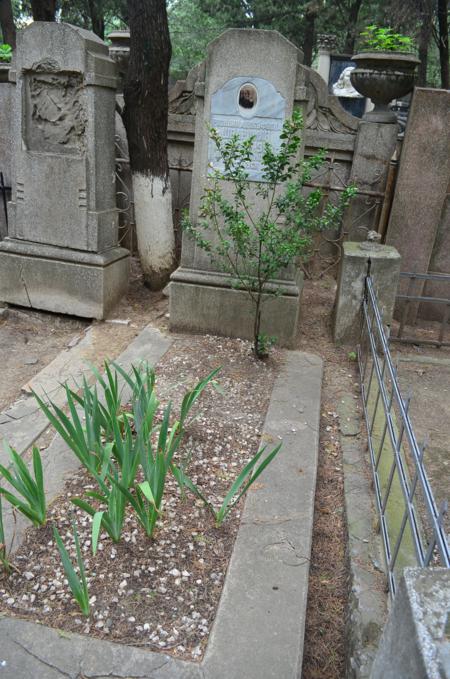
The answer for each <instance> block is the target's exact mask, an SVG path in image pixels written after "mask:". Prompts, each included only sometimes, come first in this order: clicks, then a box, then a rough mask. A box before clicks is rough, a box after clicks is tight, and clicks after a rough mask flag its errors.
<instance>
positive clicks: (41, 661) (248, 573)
mask: <svg viewBox="0 0 450 679" xmlns="http://www.w3.org/2000/svg"><path fill="white" fill-rule="evenodd" d="M321 381H322V361H321V359H320V358H319V357H317V356H314V355H312V354H306V353H302V352H292V353H289V354H288V356H287V361H286V364H285V366H284V368H283V370H282V372H281V374H280V375H279V377H278V379H277V381H276V383H275V387H274V390H273V393H272V398H271V401H270V405H269V410H268V413H267V417H266V421H265V425H264V434H263V436H262V442H263V443H267V445H268V447H269V449H271V448H272V447H273V446H274V445H276V444H277V443H278V442H279V441H280V440H281V439H282V440H283V447H282V450H281V451H280V453H279V455H278V456H277V457H276V458H275V460H274V461H273V462H272V464H270V465H269V466H268V467H267V469H266V470H265V472H264V475H263V476H261V477H260V482H259V483H257V484H255V486H254V487H253V489H252V490H251V491H250V492H249V494H248V497H247V499H246V502H245V506H244V511H243V515H242V520H241V526H240V528H239V532H238V536H237V539H236V545H235V549H234V552H233V555H232V558H231V563H230V566H229V569H228V573H227V577H226V580H225V585H224V591H223V593H222V597H221V600H220V604H219V609H218V612H217V616H216V621H215V625H214V628H213V631H212V635H211V637H210V640H209V643H208V646H207V650H206V654H205V658H204V660H203V662H202V663H201V664H199V665H195V664H193V663H186V662H181V661H179V660H176V659H174V658H170V657H168V656H166V655H163V654H159V653H154V652H151V651H144V650H141V649H136V648H133V647H130V646H122V645H120V644H112V643H111V642H107V641H99V640H94V639H87V638H86V637H81V636H79V635H75V634H68V633H66V632H60V631H58V630H52V629H49V628H47V627H44V626H43V625H37V624H34V623H30V622H25V621H23V620H19V619H11V618H4V619H2V620H0V639H1V640H2V642H3V643H2V644H1V646H0V677H1V679H28V678H29V677H39V679H60V677H70V678H71V679H72V678H73V679H81V678H82V677H83V678H84V679H94V677H95V679H103V678H105V679H106V677H112V678H113V679H125V678H131V677H132V678H133V679H172V678H173V679H175V678H176V679H197V678H198V679H275V678H276V679H281V678H282V679H298V677H299V676H300V675H301V667H302V658H303V637H304V628H305V612H306V602H307V593H308V575H309V559H310V553H311V537H312V525H313V512H314V493H315V483H316V469H317V455H318V444H319V417H320V393H321ZM2 661H3V662H4V663H5V664H4V665H3V666H2Z"/></svg>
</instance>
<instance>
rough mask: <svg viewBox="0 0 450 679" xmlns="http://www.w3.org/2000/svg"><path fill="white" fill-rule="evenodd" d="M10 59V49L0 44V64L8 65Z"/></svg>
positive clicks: (4, 44)
mask: <svg viewBox="0 0 450 679" xmlns="http://www.w3.org/2000/svg"><path fill="white" fill-rule="evenodd" d="M11 59H12V47H11V45H8V44H6V43H3V44H0V63H1V62H4V63H9V62H10V61H11Z"/></svg>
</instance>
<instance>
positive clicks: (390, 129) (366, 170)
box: [343, 119, 398, 241]
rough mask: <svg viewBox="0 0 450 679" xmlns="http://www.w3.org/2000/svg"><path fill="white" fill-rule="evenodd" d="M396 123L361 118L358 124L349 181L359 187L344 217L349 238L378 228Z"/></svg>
mask: <svg viewBox="0 0 450 679" xmlns="http://www.w3.org/2000/svg"><path fill="white" fill-rule="evenodd" d="M397 134H398V124H397V123H380V122H372V121H370V120H364V119H362V120H361V121H360V123H359V125H358V132H357V136H356V142H355V150H354V155H353V163H352V170H351V174H350V180H349V181H350V183H353V184H355V185H356V186H357V188H358V195H357V196H356V197H355V198H354V199H353V200H352V201H351V203H350V206H349V207H348V209H347V210H346V213H345V216H344V220H343V230H344V232H345V233H346V234H348V235H347V238H348V240H352V241H360V240H365V239H366V237H367V233H368V231H371V230H375V231H377V230H378V223H379V219H380V215H381V210H382V207H383V201H384V193H385V189H386V183H387V178H388V174H389V163H390V161H391V158H392V156H393V154H394V151H395V149H396V145H397Z"/></svg>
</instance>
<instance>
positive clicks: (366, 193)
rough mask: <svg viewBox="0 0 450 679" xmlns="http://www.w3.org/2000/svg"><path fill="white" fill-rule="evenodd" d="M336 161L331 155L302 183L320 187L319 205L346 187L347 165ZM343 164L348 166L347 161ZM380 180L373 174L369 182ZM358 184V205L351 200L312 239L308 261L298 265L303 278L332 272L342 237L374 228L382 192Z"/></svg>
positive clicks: (357, 237)
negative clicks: (335, 222)
mask: <svg viewBox="0 0 450 679" xmlns="http://www.w3.org/2000/svg"><path fill="white" fill-rule="evenodd" d="M345 165H346V163H343V162H342V161H340V160H336V159H335V158H334V156H333V155H332V157H331V158H330V159H329V160H327V161H326V162H325V163H324V164H323V165H322V166H321V167H320V169H319V170H318V171H317V172H316V173H315V175H314V177H313V179H312V181H310V182H306V183H305V188H306V190H308V189H320V190H321V192H322V195H323V200H322V208H323V207H324V206H325V204H326V202H327V201H331V202H333V203H335V202H336V200H337V198H338V196H339V194H340V193H342V192H343V191H344V190H345V189H346V188H347V186H348V183H349V178H348V177H347V174H348V173H349V172H350V167H347V168H346V167H345ZM347 165H349V164H348V163H347ZM379 182H380V176H379V173H378V172H377V173H375V174H374V177H373V181H372V182H371V185H373V186H375V187H376V186H377V185H378V184H379ZM366 184H367V186H365V188H362V187H358V205H357V206H355V204H354V201H352V202H351V203H350V205H349V207H348V208H347V210H346V216H345V218H344V220H343V222H342V223H341V224H340V225H339V227H338V228H337V229H334V230H329V231H322V232H320V233H318V234H317V235H316V237H315V239H314V245H313V248H312V251H311V256H310V258H309V261H308V263H306V264H303V265H302V268H303V271H304V273H305V275H306V277H307V278H312V279H317V278H321V277H322V276H324V275H325V274H326V273H332V274H333V275H335V274H336V271H337V267H338V265H339V262H340V261H341V258H342V252H343V244H344V241H346V240H364V239H365V237H366V236H367V234H368V232H369V231H378V230H379V226H380V224H381V222H382V221H383V220H382V216H383V209H384V206H385V203H386V200H387V198H386V191H384V190H383V191H378V190H375V189H372V188H370V185H369V184H368V183H367V182H366Z"/></svg>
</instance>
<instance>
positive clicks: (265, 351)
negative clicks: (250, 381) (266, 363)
mask: <svg viewBox="0 0 450 679" xmlns="http://www.w3.org/2000/svg"><path fill="white" fill-rule="evenodd" d="M256 341H257V343H258V352H257V353H258V356H261V358H264V356H268V355H269V352H270V349H271V348H272V347H273V346H274V345H275V344H276V342H277V338H276V337H275V336H270V335H265V334H264V333H263V332H261V333H260V334H259V335H258V337H257V338H256Z"/></svg>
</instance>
